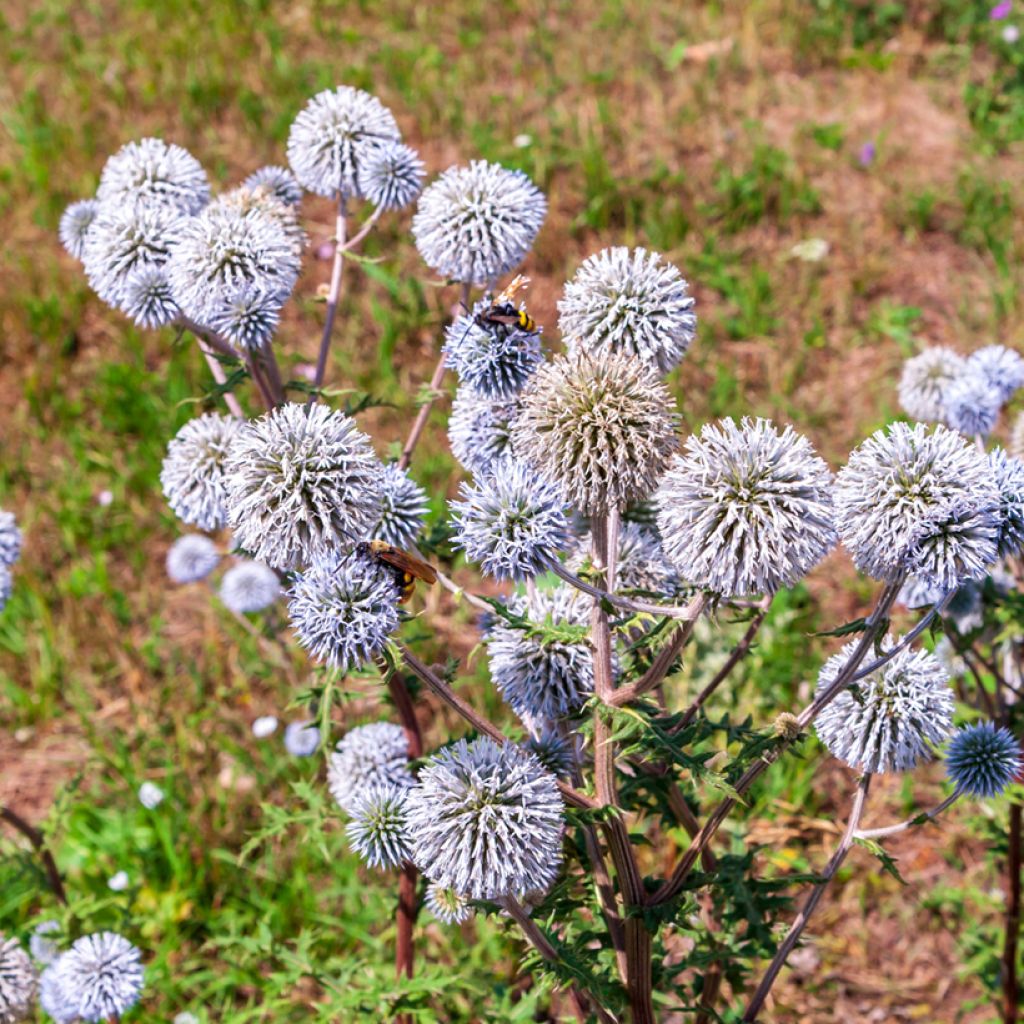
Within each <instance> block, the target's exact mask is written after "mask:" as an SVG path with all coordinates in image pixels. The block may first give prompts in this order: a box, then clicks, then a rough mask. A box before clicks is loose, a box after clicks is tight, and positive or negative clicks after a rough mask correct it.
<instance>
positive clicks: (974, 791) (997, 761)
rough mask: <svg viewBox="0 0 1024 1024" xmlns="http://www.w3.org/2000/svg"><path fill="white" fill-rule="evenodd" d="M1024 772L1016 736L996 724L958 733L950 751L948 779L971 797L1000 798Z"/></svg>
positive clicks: (985, 724)
mask: <svg viewBox="0 0 1024 1024" xmlns="http://www.w3.org/2000/svg"><path fill="white" fill-rule="evenodd" d="M1022 768H1024V762H1022V761H1021V753H1020V744H1019V743H1018V742H1017V740H1016V738H1015V737H1014V735H1013V733H1012V732H1010V730H1009V729H1007V728H1005V727H1004V726H999V727H997V726H996V725H995V724H994V723H992V722H979V723H977V724H976V725H969V726H966V727H965V728H963V729H960V730H958V731H957V733H956V735H955V736H954V737H953V739H952V740H951V741H950V744H949V749H948V750H947V751H946V775H947V776H949V780H950V782H952V783H953V784H954V785H955V786H956V788H957V789H961V790H963V791H964V792H965V793H967V794H968V795H970V796H976V797H982V798H983V799H989V798H991V797H994V796H998V795H999V794H1000V793H1002V791H1003V790H1004V789H1006V787H1007V786H1008V785H1010V783H1011V782H1013V781H1014V779H1015V778H1016V777H1017V776H1018V775H1019V774H1020V772H1021V769H1022Z"/></svg>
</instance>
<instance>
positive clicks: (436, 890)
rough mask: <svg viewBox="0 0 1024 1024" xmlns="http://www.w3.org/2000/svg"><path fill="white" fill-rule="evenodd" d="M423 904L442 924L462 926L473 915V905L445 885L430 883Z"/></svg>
mask: <svg viewBox="0 0 1024 1024" xmlns="http://www.w3.org/2000/svg"><path fill="white" fill-rule="evenodd" d="M423 903H424V905H425V906H426V908H427V910H429V911H430V912H431V913H432V914H433V915H434V917H436V918H437V919H438V921H440V922H441V923H442V924H463V923H464V922H466V921H468V920H469V919H470V918H471V917H472V916H473V915H474V913H475V911H474V910H473V905H472V904H471V903H470V902H469V900H467V899H466V897H465V896H460V895H459V894H458V893H457V892H456V891H455V890H454V889H452V888H451V887H449V886H447V885H440V884H439V883H437V882H431V883H430V884H429V885H428V886H427V892H426V895H425V896H424V897H423Z"/></svg>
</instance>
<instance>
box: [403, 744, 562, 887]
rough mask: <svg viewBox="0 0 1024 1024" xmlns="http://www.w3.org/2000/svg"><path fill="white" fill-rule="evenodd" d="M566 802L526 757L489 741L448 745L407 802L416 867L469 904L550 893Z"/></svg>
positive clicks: (548, 775)
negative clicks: (539, 891)
mask: <svg viewBox="0 0 1024 1024" xmlns="http://www.w3.org/2000/svg"><path fill="white" fill-rule="evenodd" d="M563 812H564V808H563V805H562V798H561V796H560V795H559V792H558V787H557V784H556V781H555V777H554V776H553V775H552V774H551V773H550V772H548V771H546V770H545V769H544V768H543V767H542V765H541V763H540V762H539V761H538V760H537V758H536V757H534V756H533V755H532V754H530V753H529V752H527V751H525V750H523V749H522V748H521V747H517V746H515V745H514V744H511V743H509V744H505V745H504V746H500V745H499V744H497V743H495V742H494V740H492V739H491V738H490V737H486V736H485V737H480V738H479V739H476V740H474V741H473V742H472V743H467V742H466V741H465V740H459V741H458V742H456V743H454V744H452V745H451V746H449V747H446V748H445V749H444V750H442V751H441V752H440V753H439V754H437V755H436V756H435V757H433V758H431V759H430V761H429V762H428V763H427V765H426V766H425V767H424V768H423V769H422V771H421V772H420V781H419V785H418V786H417V787H416V788H415V789H413V790H412V791H411V792H410V794H409V798H408V803H407V820H408V825H409V833H410V836H411V839H412V845H413V852H414V856H415V860H416V864H417V866H418V867H419V868H420V870H421V871H422V872H423V873H424V874H425V875H426V876H427V878H429V879H430V880H431V881H433V882H437V883H438V884H439V885H443V886H450V887H451V888H452V889H454V890H455V891H456V892H457V893H460V894H462V895H463V896H468V897H469V898H471V899H485V900H491V899H500V898H501V897H504V896H514V895H517V894H519V893H522V892H526V891H529V890H533V889H541V890H545V889H547V888H549V887H550V886H551V884H552V883H553V882H554V881H555V879H556V878H557V877H558V871H559V868H560V867H561V862H562V828H563Z"/></svg>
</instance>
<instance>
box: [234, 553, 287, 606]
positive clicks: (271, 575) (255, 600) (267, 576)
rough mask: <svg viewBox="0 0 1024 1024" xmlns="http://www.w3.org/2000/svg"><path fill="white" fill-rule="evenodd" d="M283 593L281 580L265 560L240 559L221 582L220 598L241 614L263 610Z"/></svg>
mask: <svg viewBox="0 0 1024 1024" xmlns="http://www.w3.org/2000/svg"><path fill="white" fill-rule="evenodd" d="M280 596H281V581H280V580H279V579H278V578H277V573H276V572H274V570H273V569H271V568H270V566H267V565H264V564H263V563H262V562H238V563H237V564H236V565H233V566H232V567H231V568H230V569H228V571H227V572H226V573H224V578H223V579H222V580H221V581H220V599H221V600H222V601H223V602H224V603H225V604H226V605H227V606H228V608H230V609H231V611H233V612H236V613H237V614H239V615H244V614H245V613H246V612H261V611H263V609H264V608H269V607H270V606H271V605H272V604H273V603H274V602H275V601H276V600H277V599H278V598H279V597H280Z"/></svg>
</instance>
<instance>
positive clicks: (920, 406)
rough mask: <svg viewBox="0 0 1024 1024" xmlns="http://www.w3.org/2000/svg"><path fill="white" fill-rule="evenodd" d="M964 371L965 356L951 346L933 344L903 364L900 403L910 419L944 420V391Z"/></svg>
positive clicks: (965, 365)
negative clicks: (944, 346)
mask: <svg viewBox="0 0 1024 1024" xmlns="http://www.w3.org/2000/svg"><path fill="white" fill-rule="evenodd" d="M966 372H967V360H966V359H964V357H963V356H961V355H958V354H957V353H956V352H954V351H953V350H952V349H950V348H943V347H942V346H940V345H935V346H933V347H932V348H926V349H925V350H924V351H923V352H922V353H921V354H920V355H918V356H914V358H913V359H908V360H907V361H906V362H905V363H904V364H903V372H902V374H901V376H900V387H899V399H900V405H902V406H903V409H904V411H905V412H906V413H907V415H908V416H910V417H911V419H915V420H925V421H931V422H944V421H945V419H946V391H947V389H948V388H949V386H950V384H952V383H953V382H954V381H956V380H958V379H959V378H960V377H962V376H963V375H964V374H965V373H966Z"/></svg>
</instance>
